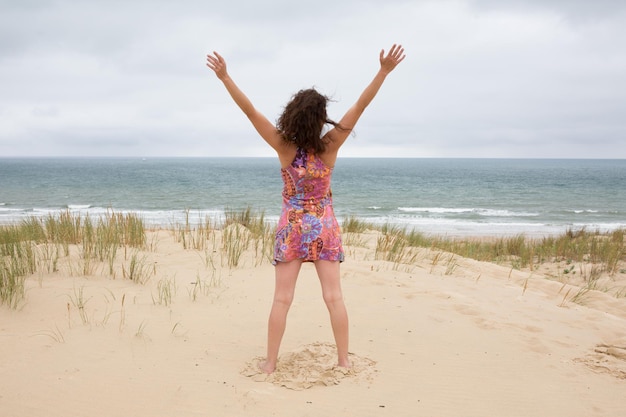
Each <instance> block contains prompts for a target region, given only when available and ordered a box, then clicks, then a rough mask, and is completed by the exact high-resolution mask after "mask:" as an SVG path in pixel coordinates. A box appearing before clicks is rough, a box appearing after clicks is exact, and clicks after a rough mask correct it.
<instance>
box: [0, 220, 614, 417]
mask: <svg viewBox="0 0 626 417" xmlns="http://www.w3.org/2000/svg"><path fill="white" fill-rule="evenodd" d="M153 233H155V234H153V235H152V236H151V238H150V240H151V241H152V242H155V246H156V250H155V251H148V252H145V253H143V254H142V256H145V258H142V259H143V261H142V262H143V265H145V266H146V268H147V269H146V270H147V271H149V273H148V272H147V273H148V274H149V276H150V279H149V280H148V281H147V282H146V283H145V284H137V283H134V282H131V281H129V280H128V279H124V278H123V277H122V275H123V274H122V272H121V271H122V267H121V265H122V264H123V262H124V261H123V259H120V261H119V263H118V264H117V265H116V266H115V268H116V272H115V277H111V276H109V275H108V273H107V271H105V269H106V267H105V266H100V267H98V268H96V270H95V271H94V272H93V273H92V274H91V275H89V276H84V275H81V274H79V273H78V272H77V271H76V268H73V267H72V261H70V262H69V263H68V262H66V263H63V264H60V265H59V271H58V272H54V273H50V274H37V275H35V276H32V277H29V279H28V280H27V286H28V290H27V295H26V300H25V303H24V304H23V305H22V306H21V308H20V309H18V310H17V311H14V310H9V309H8V308H6V307H0V415H2V416H6V417H29V416H46V417H55V416H63V417H68V416H87V415H88V416H91V417H97V416H118V415H124V416H151V417H154V416H196V415H198V416H200V415H203V416H324V415H332V416H385V415H389V416H391V415H393V416H394V417H398V416H422V415H423V416H440V417H442V416H455V417H458V416H481V417H485V416H524V417H527V416H546V417H547V416H550V417H553V416H568V417H575V416H580V417H591V416H598V417H600V416H601V417H611V416H614V417H623V416H625V415H626V400H625V399H624V398H625V397H624V393H625V392H626V298H616V297H613V296H610V295H607V294H605V293H603V292H597V291H590V292H589V293H586V294H585V297H584V298H583V299H582V301H580V303H574V302H572V301H571V297H570V296H566V294H567V291H568V289H570V288H572V289H575V288H577V287H575V286H574V285H573V284H567V283H562V282H555V281H550V280H548V279H546V278H545V277H544V276H542V275H541V273H540V271H534V272H530V271H516V270H511V268H509V267H505V266H499V265H495V264H490V263H482V262H476V261H472V260H469V259H463V258H458V257H456V258H454V259H453V261H450V262H441V263H434V262H433V259H434V257H435V256H436V254H435V253H433V252H431V251H429V250H426V249H424V250H423V252H421V253H420V256H418V259H417V261H416V262H415V264H413V265H402V266H399V267H398V266H394V265H393V264H392V263H389V262H385V261H380V260H375V259H374V254H373V248H372V247H369V248H363V247H348V248H347V252H348V257H347V261H346V262H344V264H343V265H342V276H343V286H344V293H345V298H346V304H347V307H348V312H349V314H350V322H351V324H350V329H351V344H350V345H351V359H352V362H353V363H354V367H353V369H351V370H345V369H340V368H336V367H335V363H334V360H335V353H334V346H333V344H332V343H333V340H332V332H331V330H330V324H329V322H328V316H327V312H326V310H325V307H324V305H323V302H322V300H321V292H320V288H319V283H318V281H317V277H316V275H315V271H314V268H313V266H312V265H305V266H304V267H303V269H302V273H301V276H300V279H299V282H298V286H297V290H296V299H295V301H294V304H293V306H292V309H291V312H290V315H289V321H288V325H287V332H286V334H285V337H284V340H283V345H282V350H281V357H280V361H279V365H278V369H277V371H276V372H275V373H274V374H272V375H270V376H266V375H263V374H260V373H259V372H258V371H257V370H256V361H258V359H259V358H260V357H261V356H262V355H263V354H264V349H265V338H266V320H267V314H268V312H269V307H270V301H271V296H272V291H273V267H272V266H271V265H270V264H268V263H267V262H264V263H263V264H262V265H260V266H255V261H254V257H253V254H252V253H246V254H244V258H243V262H242V265H240V266H239V267H238V268H236V269H232V270H231V269H229V268H228V267H222V266H221V262H220V258H219V256H220V255H219V254H218V253H213V252H204V253H203V252H201V251H200V252H199V251H194V250H185V249H183V248H182V245H181V244H180V243H178V242H176V241H175V239H174V238H173V236H172V235H171V234H170V233H168V232H167V231H160V232H153ZM370 246H371V245H370ZM120 256H122V255H120ZM207 256H211V257H213V258H214V259H215V261H214V263H213V264H210V263H209V262H207V258H206V257H207ZM73 262H74V263H76V262H77V261H73ZM618 275H621V278H620V277H619V276H618V277H614V278H613V280H614V281H615V282H614V284H615V285H616V286H619V285H623V286H625V287H626V283H625V282H624V277H623V275H624V274H618ZM619 279H621V280H622V281H619ZM164 289H165V290H164ZM168 294H169V296H168ZM571 294H574V290H572V291H570V295H571Z"/></svg>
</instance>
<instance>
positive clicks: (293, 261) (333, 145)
mask: <svg viewBox="0 0 626 417" xmlns="http://www.w3.org/2000/svg"><path fill="white" fill-rule="evenodd" d="M404 57H405V55H404V48H402V46H401V45H395V44H394V45H393V46H392V47H391V49H390V50H389V52H388V53H387V54H386V55H385V51H384V50H381V51H380V57H379V61H380V69H379V70H378V72H377V74H376V76H375V77H374V79H373V80H372V81H371V82H370V84H369V85H368V86H367V87H366V88H365V90H364V91H363V92H362V93H361V96H360V97H359V99H358V100H357V101H356V103H355V104H354V105H353V106H352V107H351V108H350V109H349V110H348V111H347V112H346V114H345V115H344V116H343V117H342V118H341V120H340V121H339V123H335V122H333V121H332V120H329V119H328V117H327V115H326V103H327V101H328V98H327V97H325V96H323V95H321V94H319V93H318V92H317V91H315V90H314V89H309V90H302V91H300V92H298V93H297V94H296V95H294V97H293V98H292V99H291V101H290V102H289V103H288V104H287V105H286V106H285V110H284V112H283V114H282V115H281V116H280V118H279V119H278V122H277V124H276V126H274V125H273V124H272V123H271V122H270V121H269V120H268V119H267V118H266V117H265V116H263V115H262V114H261V113H259V111H258V110H257V109H256V108H255V107H254V106H253V105H252V102H250V100H249V99H248V97H246V95H245V94H244V93H243V92H242V91H241V90H240V89H239V87H237V85H236V84H235V82H234V81H233V80H232V78H230V76H229V75H228V72H227V70H226V61H225V60H224V58H223V57H222V56H221V55H220V54H218V53H217V52H213V55H207V66H208V67H209V68H210V69H211V70H213V71H214V72H215V75H216V76H217V78H219V79H220V80H221V81H222V83H223V84H224V86H225V87H226V90H227V91H228V93H229V94H230V95H231V97H232V98H233V100H234V101H235V103H236V104H237V105H238V106H239V108H240V109H241V110H242V111H243V112H244V113H245V115H246V116H247V117H248V119H249V120H250V122H252V125H253V126H254V128H255V129H256V131H257V132H258V133H259V135H261V137H262V138H263V139H264V140H265V141H266V142H267V143H268V144H269V145H270V146H271V147H272V148H273V149H274V150H275V151H276V153H277V154H278V159H279V160H280V164H281V175H282V178H283V182H284V189H283V208H282V212H281V217H280V220H279V222H278V227H277V232H276V244H275V253H274V265H275V280H276V282H275V289H274V301H273V303H272V309H271V311H270V316H269V320H268V337H267V358H266V359H265V361H264V362H263V363H261V364H259V367H260V369H261V370H262V371H263V372H265V373H268V374H269V373H272V372H274V370H275V369H276V362H277V360H278V351H279V348H280V342H281V340H282V337H283V334H284V332H285V325H286V321H287V313H288V311H289V307H290V306H291V302H292V300H293V296H294V291H295V287H296V280H297V278H298V273H299V272H300V267H301V266H302V263H303V262H313V263H314V265H315V269H316V271H317V275H318V277H319V280H320V283H321V286H322V295H323V298H324V302H325V303H326V307H327V308H328V312H329V314H330V321H331V326H332V329H333V334H334V337H335V343H336V345H337V357H338V366H340V367H350V361H349V359H348V314H347V311H346V307H345V304H344V302H343V295H342V292H341V283H340V274H339V263H340V262H341V261H343V257H344V254H343V248H342V246H341V237H340V231H339V225H338V224H337V220H336V219H335V215H334V212H333V208H332V193H331V191H330V180H331V175H332V171H333V167H334V166H335V161H336V160H337V152H338V151H339V148H340V147H341V145H343V143H344V142H345V141H346V139H347V138H348V136H349V135H350V132H351V131H352V129H354V126H355V125H356V123H357V121H358V120H359V118H360V117H361V114H363V111H364V110H365V108H366V107H367V106H368V105H369V103H370V102H371V101H372V99H373V98H374V96H376V93H377V92H378V90H379V89H380V87H381V86H382V84H383V82H384V81H385V78H386V77H387V75H388V74H389V73H390V72H391V71H393V69H394V68H395V67H396V66H397V65H398V64H399V63H400V62H402V60H404ZM326 124H330V125H332V126H333V127H332V128H331V129H330V130H329V131H328V132H326V133H325V134H323V135H322V132H323V129H324V126H325V125H326Z"/></svg>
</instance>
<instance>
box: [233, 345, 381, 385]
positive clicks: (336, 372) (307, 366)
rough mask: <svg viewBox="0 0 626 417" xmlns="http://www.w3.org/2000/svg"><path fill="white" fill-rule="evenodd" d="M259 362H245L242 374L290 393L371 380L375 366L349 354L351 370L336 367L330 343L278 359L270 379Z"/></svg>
mask: <svg viewBox="0 0 626 417" xmlns="http://www.w3.org/2000/svg"><path fill="white" fill-rule="evenodd" d="M262 360H263V358H255V359H253V360H252V361H250V362H248V363H247V364H246V366H245V368H244V369H243V370H242V371H241V374H242V375H244V376H247V377H250V378H252V379H253V380H254V381H259V382H262V381H265V382H271V383H273V384H275V385H279V386H282V387H285V388H289V389H293V390H304V389H308V388H311V387H314V386H329V385H337V384H339V383H340V382H341V381H342V380H344V379H347V378H359V379H361V378H366V379H370V378H371V376H372V374H373V373H374V372H376V370H375V364H376V362H374V361H373V360H371V359H368V358H363V357H360V356H358V355H355V354H353V353H351V354H350V363H351V364H352V367H351V368H350V369H346V368H340V367H338V366H337V365H336V363H337V354H336V350H335V346H334V345H333V344H330V343H313V344H310V345H306V346H303V347H301V348H299V349H298V350H296V351H295V352H287V353H285V354H283V355H281V356H280V358H279V360H278V364H277V366H276V370H275V371H274V372H273V373H272V374H270V375H267V374H265V373H263V372H261V370H260V369H259V367H258V364H259V362H260V361H262Z"/></svg>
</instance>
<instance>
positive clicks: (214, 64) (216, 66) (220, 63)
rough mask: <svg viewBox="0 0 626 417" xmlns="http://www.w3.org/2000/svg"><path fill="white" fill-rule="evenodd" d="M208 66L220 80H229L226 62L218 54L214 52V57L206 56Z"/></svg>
mask: <svg viewBox="0 0 626 417" xmlns="http://www.w3.org/2000/svg"><path fill="white" fill-rule="evenodd" d="M206 66H207V67H209V68H211V69H212V70H213V71H214V72H215V75H216V76H217V78H219V79H220V80H222V81H224V79H225V78H228V72H227V71H226V60H225V59H224V58H223V57H222V56H221V55H220V54H218V53H217V52H215V51H213V55H211V54H208V55H207V56H206Z"/></svg>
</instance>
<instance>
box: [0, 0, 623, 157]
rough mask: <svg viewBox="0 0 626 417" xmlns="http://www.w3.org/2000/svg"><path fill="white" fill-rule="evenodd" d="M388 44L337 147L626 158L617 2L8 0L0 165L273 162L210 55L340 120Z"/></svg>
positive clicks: (256, 93)
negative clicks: (312, 90)
mask: <svg viewBox="0 0 626 417" xmlns="http://www.w3.org/2000/svg"><path fill="white" fill-rule="evenodd" d="M394 42H397V43H401V44H402V45H404V47H405V48H406V54H407V58H406V59H405V61H404V62H403V63H402V64H400V65H399V66H398V67H397V68H396V70H395V71H394V72H393V73H392V74H391V75H390V76H389V77H388V78H387V81H386V82H385V85H383V87H382V89H381V91H380V93H379V95H378V96H377V97H376V99H375V100H374V102H373V103H372V104H371V106H370V107H369V108H368V109H367V110H366V112H365V114H364V115H363V117H362V118H361V121H360V122H359V124H358V125H357V128H356V131H355V135H354V137H351V138H350V139H349V141H348V142H347V143H346V145H345V146H344V148H343V149H342V151H341V156H353V157H354V156H390V157H406V156H409V157H485V158H493V157H513V158H517V157H519V158H546V157H547V158H626V2H625V1H623V0H593V1H591V0H386V1H384V2H383V1H376V0H360V1H359V0H332V1H331V0H317V1H310V2H299V1H294V0H263V1H258V0H248V1H241V0H240V1H237V0H231V1H223V2H216V1H207V0H192V1H189V0H181V1H177V2H175V1H165V0H139V1H136V0H125V1H123V0H92V1H89V0H85V1H78V0H74V1H72V0H59V1H48V0H19V1H17V0H0V157H2V156H146V157H150V156H272V155H273V151H272V150H271V148H269V147H268V146H267V145H266V144H265V142H263V141H262V139H260V138H259V137H258V136H257V134H256V132H255V131H254V129H253V128H252V126H251V125H250V124H249V122H248V121H247V119H246V118H245V116H243V114H242V113H241V112H240V110H239V109H238V108H237V107H236V106H235V104H234V103H233V102H232V101H231V99H230V97H229V96H228V94H227V93H226V90H225V89H224V87H223V86H222V84H221V82H219V81H218V80H217V78H215V76H214V74H213V73H212V72H211V71H210V70H209V69H208V68H206V66H205V57H206V54H207V53H208V52H211V51H213V50H216V51H219V52H220V53H221V54H222V55H223V56H224V57H225V58H226V60H227V63H228V68H229V72H230V74H231V76H232V77H233V79H234V80H235V81H236V82H237V83H238V84H239V86H240V87H241V88H242V89H243V90H244V92H245V93H246V94H247V95H248V96H249V97H250V99H251V100H252V101H253V103H254V104H255V106H256V107H257V108H258V109H259V110H260V111H261V112H263V113H264V114H265V115H266V116H267V117H268V118H269V119H270V120H272V121H275V120H276V118H277V117H278V115H279V113H280V112H281V110H282V107H283V106H284V104H285V103H286V102H287V101H288V100H289V98H290V97H291V95H292V94H293V93H295V92H296V91H298V90H299V89H301V88H308V87H313V86H314V87H316V88H318V89H319V90H320V91H321V92H322V93H324V94H326V95H329V96H331V97H332V98H333V99H334V101H333V102H332V103H331V105H330V106H329V115H330V116H331V117H332V118H334V119H340V118H341V116H342V115H343V113H344V112H345V111H346V110H347V108H348V107H349V106H350V105H352V104H353V102H354V100H355V99H356V98H357V97H358V95H359V94H360V93H361V91H362V89H363V88H364V87H365V86H366V85H367V84H368V83H369V81H370V80H371V78H372V77H373V76H374V75H375V73H376V71H377V69H378V53H379V51H380V50H381V49H383V48H384V49H385V50H387V49H388V48H389V47H390V46H391V45H392V44H393V43H394Z"/></svg>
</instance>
